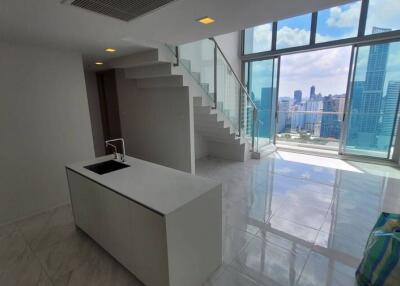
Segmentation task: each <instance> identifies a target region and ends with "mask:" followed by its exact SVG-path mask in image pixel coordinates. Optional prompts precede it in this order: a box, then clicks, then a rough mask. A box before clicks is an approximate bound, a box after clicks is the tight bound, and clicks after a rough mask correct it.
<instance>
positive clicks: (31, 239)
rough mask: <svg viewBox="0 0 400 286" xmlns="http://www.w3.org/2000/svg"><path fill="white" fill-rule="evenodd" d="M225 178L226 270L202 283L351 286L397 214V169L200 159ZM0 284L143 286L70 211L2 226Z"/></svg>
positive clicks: (278, 159) (304, 160) (283, 158)
mask: <svg viewBox="0 0 400 286" xmlns="http://www.w3.org/2000/svg"><path fill="white" fill-rule="evenodd" d="M196 172H197V174H198V175H201V176H206V177H210V178H214V179H216V180H219V181H221V182H223V197H224V198H223V222H224V224H223V247H224V254H223V261H224V263H223V265H222V266H221V267H220V268H219V269H218V270H217V271H216V272H215V273H214V275H213V276H212V277H211V278H210V279H209V281H208V282H207V283H206V284H205V286H217V285H218V286H222V285H224V286H246V285H319V286H324V285H330V286H334V285H353V283H354V281H353V280H354V278H353V277H354V271H355V267H357V265H358V263H359V261H360V258H361V256H362V251H363V248H364V244H365V242H366V239H367V236H368V233H369V231H370V229H371V227H372V226H373V224H374V222H375V220H376V218H377V216H378V215H379V213H380V211H381V210H382V209H383V210H386V211H391V212H399V211H400V180H399V179H400V171H399V170H397V169H395V168H391V167H388V166H377V165H369V164H363V163H355V162H345V161H340V160H335V159H327V158H322V157H313V156H305V155H298V154H294V153H284V152H279V153H275V154H274V155H271V156H270V157H268V158H265V159H262V160H249V161H248V162H246V163H239V162H231V161H226V160H218V159H211V158H206V159H202V160H200V161H198V162H197V165H196ZM0 285H7V286H9V285H10V286H13V285H23V286H25V285H27V286H30V285H35V286H36V285H44V286H47V285H63V286H64V285H65V286H67V285H68V286H71V285H73V286H75V285H85V286H86V285H96V286H97V285H98V286H106V285H107V286H108V285H113V286H119V285H132V286H134V285H142V284H141V283H140V282H139V281H137V279H136V278H135V277H134V276H133V275H131V274H130V273H129V272H128V271H127V270H126V269H125V268H123V267H122V266H121V265H120V264H119V263H118V262H116V261H115V260H114V259H113V258H112V257H111V256H109V255H108V254H107V253H106V252H105V251H104V250H103V249H101V248H100V247H99V246H97V245H96V243H94V242H93V241H92V240H91V239H90V238H88V237H87V236H86V235H85V234H83V233H82V232H80V231H77V230H76V229H75V227H74V224H73V218H72V214H71V208H70V207H69V206H63V207H59V208H57V209H54V210H51V211H48V212H45V213H42V214H39V215H36V216H33V217H30V218H27V219H25V220H22V221H20V222H17V223H15V224H11V225H6V226H0Z"/></svg>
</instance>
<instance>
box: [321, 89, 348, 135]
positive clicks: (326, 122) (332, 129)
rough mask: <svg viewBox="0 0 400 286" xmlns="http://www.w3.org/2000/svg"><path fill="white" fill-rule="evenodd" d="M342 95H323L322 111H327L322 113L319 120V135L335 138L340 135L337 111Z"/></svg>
mask: <svg viewBox="0 0 400 286" xmlns="http://www.w3.org/2000/svg"><path fill="white" fill-rule="evenodd" d="M342 98H344V96H341V97H340V96H332V95H329V96H325V97H324V98H323V111H324V112H327V113H326V114H323V115H322V120H321V137H325V138H336V139H339V137H340V121H339V120H340V118H339V116H340V114H337V113H332V112H338V111H339V108H340V104H341V99H342Z"/></svg>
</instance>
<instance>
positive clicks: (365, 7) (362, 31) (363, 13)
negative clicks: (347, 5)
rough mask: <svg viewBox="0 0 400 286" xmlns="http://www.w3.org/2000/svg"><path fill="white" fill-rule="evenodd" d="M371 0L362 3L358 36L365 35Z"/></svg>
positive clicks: (364, 0)
mask: <svg viewBox="0 0 400 286" xmlns="http://www.w3.org/2000/svg"><path fill="white" fill-rule="evenodd" d="M368 4H369V0H363V1H362V3H361V12H360V21H359V23H358V37H362V36H364V35H365V27H366V25H367V14H368Z"/></svg>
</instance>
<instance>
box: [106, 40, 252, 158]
mask: <svg viewBox="0 0 400 286" xmlns="http://www.w3.org/2000/svg"><path fill="white" fill-rule="evenodd" d="M108 65H109V66H110V67H113V68H117V69H123V71H124V76H125V78H126V79H134V80H136V85H137V88H139V89H140V90H141V93H142V94H154V93H157V94H158V93H159V94H165V95H166V96H167V94H168V93H186V94H187V96H189V97H191V98H193V104H192V108H193V125H194V126H193V127H194V133H195V134H196V135H200V136H202V137H203V138H204V140H205V141H206V142H207V144H208V154H209V155H210V156H215V157H222V158H226V159H233V160H239V161H244V160H246V159H247V158H248V157H249V155H248V154H249V152H248V151H249V149H250V148H249V147H251V143H252V142H251V138H250V140H249V138H246V134H244V135H243V132H242V134H241V135H240V131H239V125H241V124H243V123H244V122H245V121H244V120H243V119H242V123H239V122H237V123H236V124H235V122H232V118H234V119H235V120H236V119H238V118H237V116H236V117H233V116H232V115H231V110H229V108H225V109H224V103H225V102H224V101H223V100H221V101H218V100H217V106H215V98H214V95H215V91H214V90H213V88H212V86H211V84H210V83H209V82H207V80H203V78H202V74H201V72H198V71H196V70H193V69H192V62H191V60H189V59H185V58H180V59H179V64H177V59H176V57H175V55H174V54H173V53H172V52H171V50H170V49H168V48H167V47H164V46H161V47H159V48H158V49H153V50H149V51H145V52H141V53H137V54H133V55H131V56H128V57H123V58H120V59H115V60H112V61H110V62H109V63H108ZM237 104H238V106H237V107H238V108H239V99H238V103H237Z"/></svg>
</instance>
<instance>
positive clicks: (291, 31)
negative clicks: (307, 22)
mask: <svg viewBox="0 0 400 286" xmlns="http://www.w3.org/2000/svg"><path fill="white" fill-rule="evenodd" d="M309 42H310V31H306V30H304V29H299V28H290V27H287V26H284V27H282V28H280V29H279V30H278V35H277V41H276V46H277V48H288V47H297V46H303V45H307V44H309Z"/></svg>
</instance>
